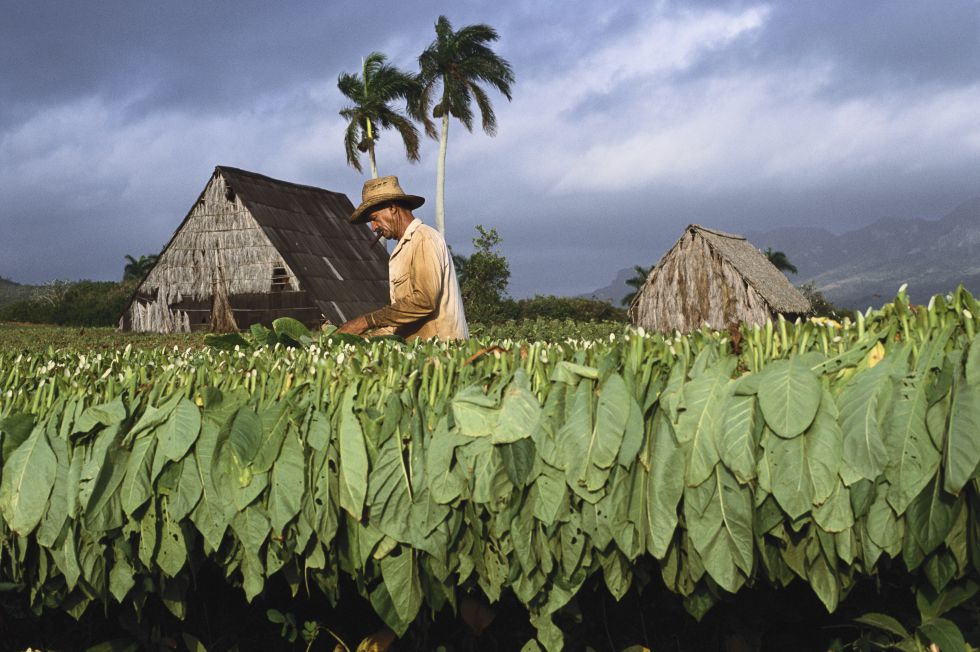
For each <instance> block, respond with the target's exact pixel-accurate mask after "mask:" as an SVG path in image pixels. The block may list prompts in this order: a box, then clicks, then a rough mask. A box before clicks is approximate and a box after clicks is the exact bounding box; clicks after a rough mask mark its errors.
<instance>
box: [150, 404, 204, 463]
mask: <svg viewBox="0 0 980 652" xmlns="http://www.w3.org/2000/svg"><path fill="white" fill-rule="evenodd" d="M200 432H201V412H200V411H199V410H198V409H197V406H196V405H194V403H192V402H191V401H189V400H188V399H186V398H181V399H180V401H179V402H178V403H177V406H176V407H175V408H174V411H173V412H171V413H170V416H169V417H168V418H167V420H166V421H165V422H163V424H162V425H161V426H160V427H159V428H158V429H157V438H158V439H159V442H160V444H159V445H160V452H161V453H163V455H165V456H166V457H167V459H169V460H170V461H171V462H177V461H179V460H180V459H182V458H183V457H184V455H186V454H187V451H189V450H190V448H191V446H193V445H194V442H196V441H197V438H198V435H199V434H200Z"/></svg>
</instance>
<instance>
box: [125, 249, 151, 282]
mask: <svg viewBox="0 0 980 652" xmlns="http://www.w3.org/2000/svg"><path fill="white" fill-rule="evenodd" d="M159 259H160V256H159V255H157V254H150V255H149V256H140V257H139V259H136V258H133V257H132V256H130V255H129V254H126V260H127V261H129V262H127V263H126V267H125V268H123V280H124V281H142V280H143V278H145V277H146V275H147V274H149V273H150V270H151V269H153V266H154V265H156V264H157V260H159Z"/></svg>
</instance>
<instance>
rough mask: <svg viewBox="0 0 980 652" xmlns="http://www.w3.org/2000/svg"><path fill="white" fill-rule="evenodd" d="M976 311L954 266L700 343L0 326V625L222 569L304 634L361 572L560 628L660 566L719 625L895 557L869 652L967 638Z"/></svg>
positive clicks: (832, 585) (973, 518)
mask: <svg viewBox="0 0 980 652" xmlns="http://www.w3.org/2000/svg"><path fill="white" fill-rule="evenodd" d="M978 317H980V306H978V302H977V301H976V300H975V299H974V298H973V297H972V296H971V295H970V294H969V293H967V292H965V291H963V290H962V289H960V290H958V291H956V292H955V293H953V294H951V295H946V296H937V297H934V298H933V300H932V301H931V302H930V304H929V306H910V305H909V303H908V301H907V300H906V298H905V296H904V294H903V293H900V294H899V296H897V297H896V298H895V300H894V301H893V302H891V303H889V304H886V305H885V306H884V307H883V308H882V309H880V310H877V311H868V312H867V313H864V314H861V313H858V314H856V315H854V316H853V317H852V318H848V319H844V320H843V321H842V322H841V323H837V322H833V321H828V320H809V321H805V322H798V323H788V322H786V321H783V320H780V321H778V322H776V323H774V324H770V325H768V326H767V327H765V328H754V329H750V328H743V329H742V330H741V331H735V332H728V331H723V332H717V331H707V330H705V331H702V332H696V333H693V334H690V335H687V336H672V335H660V334H649V333H643V332H642V331H635V330H629V329H623V330H621V331H620V332H613V333H610V334H609V335H608V336H604V337H601V338H598V339H582V338H577V337H576V334H575V333H568V334H567V335H568V336H567V337H565V338H563V339H562V338H555V339H553V340H552V341H548V342H544V341H529V340H524V339H495V338H491V337H484V338H480V339H474V340H471V341H468V342H465V343H454V344H439V343H432V342H427V343H412V344H406V343H404V342H401V341H397V340H393V339H375V340H367V341H362V340H360V339H359V338H350V337H343V336H338V335H336V334H332V335H331V334H327V335H310V334H308V333H306V332H305V331H304V330H303V329H302V328H301V327H297V325H296V324H294V323H289V322H288V321H280V322H277V324H276V328H275V329H274V330H273V331H265V330H264V329H261V328H258V329H253V332H252V333H249V334H245V335H244V336H237V335H234V336H225V337H221V338H216V339H214V340H213V341H212V343H213V344H214V346H213V347H209V348H197V349H192V348H188V349H179V348H177V347H169V348H168V347H158V348H146V349H133V348H131V347H126V348H124V349H121V350H101V351H96V350H84V349H73V348H59V349H57V350H55V349H50V350H48V351H43V352H41V351H38V352H25V351H2V350H0V634H2V627H3V626H4V623H5V622H6V623H7V625H8V626H11V625H10V623H13V622H15V621H16V622H30V621H31V619H32V618H34V619H36V618H41V617H47V615H50V614H67V615H68V616H70V617H71V618H73V619H78V621H79V622H82V623H83V622H85V620H86V619H88V618H90V617H93V614H103V615H104V614H106V613H109V612H110V611H111V612H112V613H113V614H122V615H121V616H120V617H124V618H128V619H131V620H140V619H146V618H149V617H150V615H151V614H153V613H158V612H160V611H165V612H166V613H168V614H170V615H171V616H172V617H173V618H175V619H177V620H187V621H191V620H193V619H194V618H196V617H197V615H198V614H196V613H193V612H194V609H195V608H196V607H195V608H191V607H189V606H188V605H192V604H193V603H194V600H195V597H194V596H195V594H196V592H199V591H203V590H204V588H203V587H204V585H205V583H212V584H215V585H220V588H215V589H214V590H215V591H218V592H221V593H220V594H221V595H225V596H236V599H244V600H245V601H248V602H249V603H252V604H254V605H259V604H261V605H263V607H262V609H261V610H257V611H256V614H257V615H256V616H255V617H256V618H259V619H263V620H264V619H265V618H266V613H265V612H266V610H265V607H266V606H275V610H274V612H273V611H270V612H269V617H270V618H272V619H273V620H274V621H275V622H276V623H277V627H278V623H282V626H283V635H284V636H287V637H292V639H293V640H296V639H297V631H296V630H297V629H299V626H298V625H297V624H296V622H294V621H293V619H292V616H291V614H290V615H288V617H287V615H286V612H289V611H290V609H291V607H290V600H292V599H294V598H293V596H315V598H316V600H318V601H319V602H320V603H321V604H322V605H324V609H328V608H329V605H331V604H335V603H337V602H338V600H339V601H340V603H339V604H338V605H337V606H338V608H339V607H342V606H343V602H344V601H345V600H347V599H348V597H347V596H348V595H354V596H360V598H359V599H363V600H362V601H363V604H369V605H370V609H369V611H370V612H373V613H369V614H368V615H367V616H368V617H371V618H373V617H375V615H376V618H378V619H380V621H382V622H383V623H385V624H386V625H387V626H388V627H390V628H391V629H392V630H393V631H394V632H395V633H396V634H398V635H405V636H412V635H414V634H413V632H415V631H416V629H417V628H418V627H419V625H418V623H420V622H421V621H428V622H431V621H432V619H433V618H434V617H435V616H434V615H435V614H449V615H452V614H454V613H455V612H457V611H458V610H459V608H460V604H461V601H462V599H463V598H464V596H477V597H478V598H479V600H481V601H482V602H484V603H487V604H489V605H490V606H491V607H492V606H493V605H496V604H498V603H503V602H506V601H508V600H509V601H511V602H513V603H514V604H516V605H518V606H519V610H520V611H521V612H522V613H523V614H524V615H523V618H524V621H525V622H526V623H529V624H528V626H527V628H526V636H524V638H523V640H522V641H521V642H520V645H523V646H524V649H525V650H528V651H532V650H549V651H551V650H560V649H563V646H568V647H569V649H573V647H574V644H575V641H574V639H573V638H571V637H570V635H569V627H568V623H569V622H571V621H574V612H575V610H576V609H580V608H581V605H580V598H582V596H583V595H584V591H585V590H586V589H588V590H590V591H593V590H595V589H596V588H598V589H599V590H601V591H604V592H607V593H608V595H610V596H611V601H620V600H624V599H628V598H627V596H628V595H632V593H634V592H637V593H638V592H642V591H643V590H644V589H645V588H646V587H653V586H656V587H660V588H661V589H662V592H663V595H666V596H667V597H668V598H670V597H673V598H672V599H675V600H676V602H677V604H678V605H683V608H684V610H686V612H687V613H689V614H691V615H692V616H693V617H694V618H696V619H699V620H700V619H702V618H706V617H709V616H710V613H711V610H712V608H713V607H714V606H715V605H717V604H725V603H730V602H731V601H732V600H733V597H737V596H739V595H744V594H746V593H747V592H749V591H758V590H765V591H773V592H774V595H776V596H780V595H798V592H799V591H800V590H801V589H805V590H806V592H807V593H808V594H812V595H813V596H815V597H816V602H815V603H814V604H818V605H822V606H821V607H820V608H821V609H823V610H825V612H826V613H832V612H835V611H837V610H838V609H839V607H841V606H842V605H843V604H845V603H846V600H847V598H848V597H849V596H850V595H851V594H852V593H859V592H864V593H865V594H867V593H868V592H870V593H871V594H874V592H875V591H876V590H882V586H883V585H884V584H885V583H886V581H887V582H893V581H897V582H898V583H899V584H900V585H902V587H903V588H902V590H903V591H904V592H905V593H906V594H907V595H908V598H909V601H910V604H914V605H915V609H916V611H915V614H916V615H915V621H914V622H911V621H909V620H908V619H907V618H899V619H896V618H894V617H893V616H892V615H889V614H887V613H880V612H882V611H884V608H883V607H882V608H879V609H873V610H871V611H873V613H867V614H864V615H861V617H860V618H859V619H858V621H857V623H856V624H855V628H854V630H853V632H852V634H853V635H852V636H851V639H857V638H859V637H860V638H861V640H863V641H866V642H868V645H878V646H879V647H867V648H859V647H854V648H852V649H882V648H884V647H886V646H887V645H894V646H898V647H899V649H910V650H914V649H924V648H922V646H923V645H928V644H929V643H936V644H938V645H939V646H940V647H941V649H942V650H943V651H944V652H946V651H947V650H963V649H967V645H968V644H967V641H968V640H969V641H971V642H973V643H977V640H976V639H975V638H973V637H972V635H971V633H970V632H968V631H964V628H963V627H962V626H958V625H957V624H956V623H954V619H952V618H951V617H950V615H949V614H950V613H952V612H955V611H956V610H957V609H959V610H960V611H962V610H963V609H969V608H970V605H972V604H973V603H974V602H975V600H976V597H975V594H976V592H977V587H978V584H977V582H978V580H980V338H978V335H977V330H978V326H980V319H978ZM896 578H897V580H896ZM794 592H796V593H794ZM270 596H274V600H273V597H270ZM229 599H230V598H229ZM296 599H298V598H296ZM273 603H274V605H273ZM602 604H603V605H605V602H603V603H602ZM577 605H578V606H577ZM4 614H6V615H4ZM570 614H571V615H570ZM586 616H587V617H588V614H586ZM961 622H962V621H961ZM348 625H350V626H351V627H361V635H363V634H367V633H368V632H369V631H370V630H371V627H370V626H369V624H368V623H367V622H366V621H365V623H364V624H363V626H359V625H354V624H351V623H348ZM303 633H304V636H305V637H306V638H307V640H309V641H311V642H310V646H312V647H310V648H306V649H333V644H334V642H335V641H334V639H333V638H331V634H330V633H329V632H327V631H326V628H325V627H323V628H319V626H318V625H316V624H315V623H314V624H310V625H309V626H308V627H307V628H306V630H305V631H304V632H303ZM158 634H159V632H157V634H154V635H155V636H156V635H158ZM607 634H609V637H610V639H611V638H612V634H610V633H609V632H607ZM338 638H340V637H338ZM147 640H149V639H147ZM154 640H155V641H158V642H159V640H162V639H160V637H159V636H158V637H157V638H156V639H154ZM641 642H642V641H638V640H637V641H633V643H637V644H639V643H641ZM212 643H213V641H208V640H207V637H206V636H205V635H204V634H202V633H201V631H193V632H192V631H190V629H188V631H187V632H186V635H185V636H184V637H183V638H182V639H180V642H179V643H178V644H176V646H177V647H178V649H183V647H180V646H186V647H187V648H188V649H195V650H196V649H227V648H222V647H220V646H217V647H215V646H212ZM141 645H142V646H144V647H145V646H147V645H149V644H148V643H147V642H146V641H143V642H142V643H141ZM161 645H162V647H163V648H166V647H167V645H163V644H161ZM297 645H298V646H299V647H298V648H297V649H304V647H305V643H297ZM855 645H856V644H855ZM195 646H199V647H195ZM208 646H212V647H208ZM316 646H319V647H316ZM519 647H520V646H518V648H519ZM103 649H127V648H125V647H107V648H103ZM131 649H137V648H131ZM341 649H343V648H341ZM399 649H401V648H399ZM501 649H507V648H506V647H502V648H501Z"/></svg>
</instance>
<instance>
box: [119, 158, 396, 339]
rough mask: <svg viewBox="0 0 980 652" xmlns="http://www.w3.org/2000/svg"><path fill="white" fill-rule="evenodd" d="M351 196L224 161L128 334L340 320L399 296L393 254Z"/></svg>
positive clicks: (134, 309)
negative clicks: (355, 218) (355, 215)
mask: <svg viewBox="0 0 980 652" xmlns="http://www.w3.org/2000/svg"><path fill="white" fill-rule="evenodd" d="M353 210H354V207H353V206H352V205H351V203H350V200H349V199H347V197H346V196H345V195H343V194H341V193H337V192H330V191H329V190H323V189H322V188H314V187H312V186H301V185H299V184H295V183H289V182H286V181H279V180H276V179H270V178H269V177H265V176H262V175H260V174H255V173H254V172H246V171H245V170H238V169H235V168H229V167H221V166H219V167H217V168H215V170H214V175H213V176H212V177H211V180H210V181H209V182H208V184H207V185H206V186H205V188H204V191H203V192H202V193H201V195H200V197H198V199H197V201H196V202H195V203H194V206H193V207H192V208H191V210H190V212H189V213H188V214H187V217H185V218H184V221H183V222H181V224H180V226H179V227H178V228H177V231H176V232H175V233H174V235H173V237H172V238H171V239H170V242H169V243H167V246H166V247H165V248H164V250H163V252H162V253H161V254H160V258H159V260H158V261H157V264H156V266H155V267H154V268H153V269H152V270H151V271H150V273H149V274H148V275H147V277H146V278H145V279H144V280H143V282H142V283H140V285H139V287H137V288H136V291H135V292H134V294H133V296H132V298H131V299H130V301H129V303H128V304H127V306H126V308H125V310H124V311H123V314H122V316H121V317H120V319H119V327H120V328H121V329H123V330H133V331H156V332H188V331H199V330H214V331H227V330H234V329H246V328H248V327H249V326H250V325H252V324H255V323H264V324H268V323H269V322H271V321H272V320H273V319H276V318H278V317H284V316H288V317H293V318H295V319H298V320H299V321H301V322H303V323H304V324H306V325H308V326H310V327H316V326H319V324H320V323H321V322H322V321H323V320H329V321H331V322H333V323H334V324H340V323H343V322H344V321H346V320H348V319H351V318H353V317H356V316H357V315H360V314H362V313H365V312H369V311H371V310H375V309H377V308H379V307H381V306H384V305H386V304H387V303H388V302H389V297H388V255H387V252H386V251H385V249H384V247H381V246H375V247H369V245H370V243H371V240H372V239H373V236H372V233H371V230H370V228H369V227H368V226H366V225H363V224H350V223H348V221H347V217H348V216H349V215H350V214H351V213H352V212H353Z"/></svg>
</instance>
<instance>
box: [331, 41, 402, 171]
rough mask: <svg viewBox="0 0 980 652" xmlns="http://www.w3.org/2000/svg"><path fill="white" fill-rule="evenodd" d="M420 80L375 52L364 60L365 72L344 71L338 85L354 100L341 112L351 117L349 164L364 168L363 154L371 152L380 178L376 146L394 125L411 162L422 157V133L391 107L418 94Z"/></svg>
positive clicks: (347, 139) (346, 141)
mask: <svg viewBox="0 0 980 652" xmlns="http://www.w3.org/2000/svg"><path fill="white" fill-rule="evenodd" d="M417 87H418V80H417V78H416V77H415V76H414V75H412V74H411V73H407V72H404V71H402V70H399V69H398V68H396V67H395V66H392V65H391V64H389V63H387V57H386V56H385V55H383V54H381V53H380V52H372V53H371V54H369V55H368V56H367V58H366V59H364V63H363V66H362V70H361V74H360V75H358V74H356V73H355V74H351V73H346V72H345V73H342V74H341V75H340V76H339V77H338V78H337V88H339V89H340V92H341V93H343V94H344V96H345V97H346V98H347V99H348V100H350V102H351V103H350V104H349V105H348V106H345V107H344V108H343V109H341V111H340V115H341V117H343V118H344V119H345V120H347V122H348V124H347V131H346V133H345V134H344V149H345V150H346V152H347V163H348V164H349V165H350V166H351V167H353V168H354V169H355V170H357V171H358V172H360V171H361V161H360V154H361V153H362V152H367V153H368V156H369V157H370V159H371V176H372V177H374V178H375V179H377V178H378V165H377V162H376V160H375V156H374V146H375V144H376V143H377V142H378V140H379V137H380V134H379V132H380V131H381V130H382V129H391V128H394V129H395V130H396V131H398V133H399V134H401V137H402V141H403V142H404V143H405V154H406V155H407V156H408V158H409V160H411V161H418V160H419V132H418V129H416V128H415V125H414V124H412V122H411V120H410V119H409V118H407V117H406V116H404V115H402V114H401V113H400V112H399V111H398V110H396V109H393V108H392V107H391V103H392V102H394V101H396V100H400V99H407V98H408V97H410V96H412V97H417V96H418V88H417Z"/></svg>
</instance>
